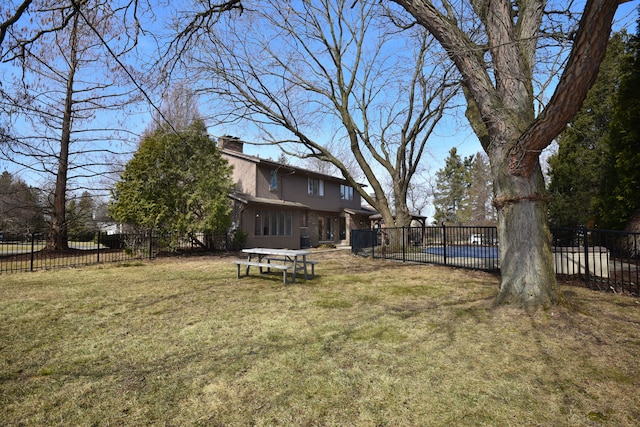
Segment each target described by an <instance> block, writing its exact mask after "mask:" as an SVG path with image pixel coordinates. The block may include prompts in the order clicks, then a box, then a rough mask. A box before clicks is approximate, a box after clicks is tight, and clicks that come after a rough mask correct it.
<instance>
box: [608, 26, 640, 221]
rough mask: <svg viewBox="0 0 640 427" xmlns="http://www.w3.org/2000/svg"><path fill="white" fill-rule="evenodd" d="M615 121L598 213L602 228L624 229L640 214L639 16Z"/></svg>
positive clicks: (611, 130)
mask: <svg viewBox="0 0 640 427" xmlns="http://www.w3.org/2000/svg"><path fill="white" fill-rule="evenodd" d="M625 60H626V64H625V66H624V69H625V70H626V73H624V75H623V76H622V79H621V82H620V87H619V90H618V92H617V96H616V103H615V108H614V111H613V120H612V121H611V125H610V131H609V135H608V138H607V143H608V146H609V152H608V156H607V166H608V168H607V170H606V173H605V175H604V179H603V187H602V190H603V191H602V194H603V195H602V197H601V199H600V201H599V203H598V208H599V209H598V213H599V216H600V219H601V223H602V226H603V227H606V228H611V229H624V228H628V227H629V226H630V224H629V223H630V221H631V219H632V218H633V217H634V216H636V215H637V214H638V213H640V125H639V124H640V102H639V100H640V19H639V20H638V29H637V30H636V35H635V36H634V37H632V38H631V41H630V43H629V55H628V56H627V57H626V58H625Z"/></svg>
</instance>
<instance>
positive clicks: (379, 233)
mask: <svg viewBox="0 0 640 427" xmlns="http://www.w3.org/2000/svg"><path fill="white" fill-rule="evenodd" d="M551 232H552V235H553V246H552V250H553V256H554V263H555V269H556V273H557V274H558V276H559V277H561V278H563V279H568V280H572V279H578V280H582V281H584V283H585V285H586V286H587V287H589V288H592V289H599V290H607V291H613V292H623V293H630V294H633V295H640V271H639V270H638V268H639V265H640V233H629V232H622V231H610V230H593V229H586V228H558V229H552V230H551ZM351 250H352V251H353V252H354V253H355V254H358V255H365V256H373V257H376V258H384V259H391V260H399V261H404V262H419V263H427V264H438V265H446V266H452V267H461V268H469V269H476V270H485V271H494V272H497V271H499V270H500V245H499V242H498V232H497V229H496V228H495V227H464V226H444V225H443V226H432V227H400V228H383V229H365V230H352V231H351Z"/></svg>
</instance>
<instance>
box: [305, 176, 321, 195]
mask: <svg viewBox="0 0 640 427" xmlns="http://www.w3.org/2000/svg"><path fill="white" fill-rule="evenodd" d="M308 182H309V186H308V191H307V194H309V195H311V196H324V181H323V180H321V179H318V178H311V177H309V181H308Z"/></svg>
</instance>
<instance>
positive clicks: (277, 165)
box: [220, 148, 367, 187]
mask: <svg viewBox="0 0 640 427" xmlns="http://www.w3.org/2000/svg"><path fill="white" fill-rule="evenodd" d="M220 152H221V153H222V154H225V155H227V156H231V157H235V158H238V159H242V160H246V161H248V162H252V163H255V164H262V165H265V166H268V167H275V168H279V169H285V170H289V171H292V172H300V173H305V174H307V175H314V176H317V177H321V178H323V179H325V180H329V179H331V180H334V181H340V182H345V183H346V182H347V180H346V179H344V178H340V177H337V176H333V175H327V174H324V173H321V172H316V171H312V170H309V169H304V168H300V167H297V166H291V165H288V164H285V163H279V162H276V161H274V160H267V159H262V158H260V157H256V156H250V155H248V154H245V153H241V152H239V151H236V150H232V149H226V148H223V149H221V150H220ZM359 185H360V186H361V187H366V186H367V185H366V184H359Z"/></svg>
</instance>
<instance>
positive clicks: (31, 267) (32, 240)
mask: <svg viewBox="0 0 640 427" xmlns="http://www.w3.org/2000/svg"><path fill="white" fill-rule="evenodd" d="M35 246H36V233H31V266H30V268H29V270H30V271H33V261H34V257H35Z"/></svg>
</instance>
